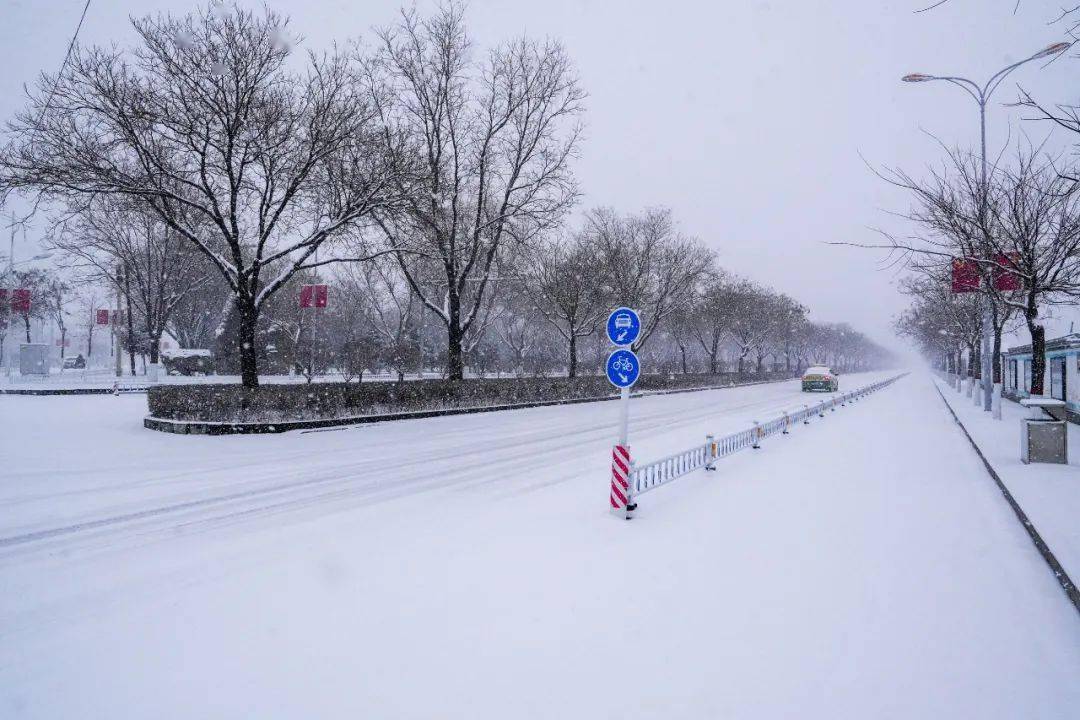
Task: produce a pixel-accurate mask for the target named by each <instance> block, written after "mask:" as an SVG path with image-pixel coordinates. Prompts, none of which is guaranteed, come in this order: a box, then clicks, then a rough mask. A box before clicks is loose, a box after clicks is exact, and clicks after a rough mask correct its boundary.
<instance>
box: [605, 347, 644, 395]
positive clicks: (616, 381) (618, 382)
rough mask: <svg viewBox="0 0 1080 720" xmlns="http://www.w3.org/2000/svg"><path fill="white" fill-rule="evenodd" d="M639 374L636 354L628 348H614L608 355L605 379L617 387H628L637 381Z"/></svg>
mask: <svg viewBox="0 0 1080 720" xmlns="http://www.w3.org/2000/svg"><path fill="white" fill-rule="evenodd" d="M640 374H641V363H639V362H638V356H637V355H635V354H634V353H633V352H631V351H630V350H616V351H615V352H613V353H611V354H610V355H608V359H607V379H608V382H610V383H611V384H612V385H614V386H615V387H617V388H628V387H630V386H631V385H633V384H634V383H636V382H637V379H638V376H639V375H640Z"/></svg>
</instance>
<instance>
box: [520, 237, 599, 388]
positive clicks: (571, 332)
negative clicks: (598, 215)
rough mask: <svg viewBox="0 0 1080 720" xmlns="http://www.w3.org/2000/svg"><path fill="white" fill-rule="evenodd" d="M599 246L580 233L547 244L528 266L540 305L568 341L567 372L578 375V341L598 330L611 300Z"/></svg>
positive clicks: (529, 276) (542, 311)
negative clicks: (599, 267)
mask: <svg viewBox="0 0 1080 720" xmlns="http://www.w3.org/2000/svg"><path fill="white" fill-rule="evenodd" d="M596 262H597V253H596V247H595V245H594V244H593V243H591V242H590V240H589V237H588V235H587V234H584V233H578V234H575V235H573V236H571V237H564V238H559V239H556V240H552V241H551V242H548V243H545V244H544V245H543V246H541V247H540V248H539V249H538V250H537V251H536V252H535V253H534V254H533V256H532V258H531V261H530V262H529V263H528V266H527V268H526V269H525V273H526V277H527V280H526V282H527V284H528V287H529V289H530V290H531V291H532V293H533V295H534V297H535V298H536V302H537V307H538V309H539V311H540V312H541V313H542V314H543V316H544V318H545V319H546V320H547V321H548V323H549V324H550V325H551V326H552V327H554V328H555V330H556V332H558V333H559V335H560V336H561V337H562V338H563V340H565V341H566V353H567V355H566V359H567V365H566V367H567V374H568V376H569V377H577V374H578V340H579V338H585V337H589V336H590V335H592V334H593V333H595V332H596V330H597V327H598V325H599V323H600V320H601V318H602V317H603V314H604V311H605V310H606V309H608V306H609V305H610V300H608V298H607V297H606V296H605V294H604V290H603V287H604V273H603V272H598V270H597V266H596Z"/></svg>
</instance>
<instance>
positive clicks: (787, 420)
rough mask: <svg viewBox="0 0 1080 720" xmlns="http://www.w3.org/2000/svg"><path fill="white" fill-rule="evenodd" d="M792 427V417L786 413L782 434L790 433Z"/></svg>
mask: <svg viewBox="0 0 1080 720" xmlns="http://www.w3.org/2000/svg"><path fill="white" fill-rule="evenodd" d="M790 427H791V417H790V416H789V415H788V414H787V413H784V429H783V430H782V431H781V432H780V434H781V435H788V434H789V432H788V429H789V428H790Z"/></svg>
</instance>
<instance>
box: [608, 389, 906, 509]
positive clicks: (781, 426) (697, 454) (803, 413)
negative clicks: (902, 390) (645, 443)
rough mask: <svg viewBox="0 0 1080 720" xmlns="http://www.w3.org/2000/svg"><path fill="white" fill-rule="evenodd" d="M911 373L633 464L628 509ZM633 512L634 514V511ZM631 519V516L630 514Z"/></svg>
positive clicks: (630, 474)
mask: <svg viewBox="0 0 1080 720" xmlns="http://www.w3.org/2000/svg"><path fill="white" fill-rule="evenodd" d="M906 374H907V373H904V374H901V375H897V376H895V377H892V378H889V379H888V380H882V381H881V382H876V383H873V384H871V385H867V386H865V387H862V388H859V389H857V390H852V391H851V392H846V393H838V394H835V395H832V396H830V397H829V399H827V400H821V401H820V402H815V403H809V404H806V405H803V406H802V407H801V408H799V409H798V410H795V411H793V412H788V413H783V414H781V415H780V416H778V417H776V418H773V419H771V420H769V421H767V422H764V423H758V422H755V423H754V426H753V427H751V428H748V429H746V430H740V431H739V432H735V433H731V434H730V435H725V436H723V437H721V438H714V437H713V436H712V435H709V436H706V438H705V442H704V443H701V444H700V445H695V446H694V447H692V448H690V449H689V450H684V451H682V452H679V453H675V454H674V455H668V456H667V457H665V458H660V459H659V460H654V461H653V462H650V463H644V464H641V465H639V464H637V463H635V462H634V461H633V460H631V461H630V472H629V478H628V480H629V486H630V487H629V490H630V497H629V498H628V502H627V505H628V506H630V507H632V506H633V505H634V497H636V496H637V495H641V494H642V493H646V492H649V491H650V490H655V489H656V488H658V487H660V486H661V485H664V484H666V483H669V482H671V481H672V480H676V479H678V478H680V477H682V476H683V475H686V474H688V473H692V472H694V471H695V470H701V469H702V468H704V469H706V470H715V469H716V468H715V464H716V461H717V460H719V459H720V458H723V457H727V456H728V455H732V454H734V453H737V452H739V451H740V450H745V449H746V448H757V447H760V446H761V445H760V444H761V441H762V440H763V439H764V438H767V437H770V436H773V435H777V434H783V435H786V434H787V433H788V432H789V431H790V430H791V427H792V426H794V425H798V424H809V422H810V418H812V417H814V416H815V415H816V416H818V417H825V413H826V412H835V411H836V408H837V407H840V406H844V405H847V404H848V403H850V402H854V401H855V400H858V399H859V398H862V397H865V396H867V395H869V394H870V393H872V392H875V391H876V390H880V389H881V388H883V387H886V386H888V385H891V384H892V383H894V382H896V381H897V380H899V379H900V378H902V377H903V376H904V375H906ZM631 512H632V511H631ZM627 517H628V518H629V517H630V513H628V514H627Z"/></svg>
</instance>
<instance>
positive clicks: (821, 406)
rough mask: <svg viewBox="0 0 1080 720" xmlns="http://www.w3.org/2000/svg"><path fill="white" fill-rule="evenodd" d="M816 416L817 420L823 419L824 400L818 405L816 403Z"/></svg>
mask: <svg viewBox="0 0 1080 720" xmlns="http://www.w3.org/2000/svg"><path fill="white" fill-rule="evenodd" d="M817 416H818V417H819V418H823V417H825V401H824V400H822V401H821V402H820V403H818V412H817Z"/></svg>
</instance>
